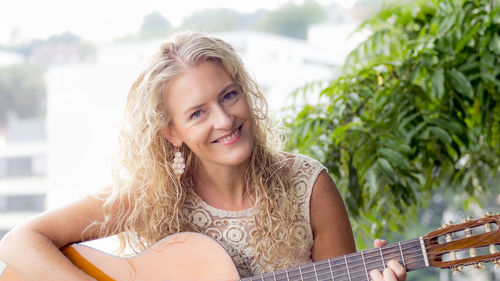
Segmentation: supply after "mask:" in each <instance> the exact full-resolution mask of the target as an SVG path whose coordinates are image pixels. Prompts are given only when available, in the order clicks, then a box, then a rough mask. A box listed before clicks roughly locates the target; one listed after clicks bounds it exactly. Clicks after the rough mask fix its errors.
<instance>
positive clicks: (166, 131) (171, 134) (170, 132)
mask: <svg viewBox="0 0 500 281" xmlns="http://www.w3.org/2000/svg"><path fill="white" fill-rule="evenodd" d="M161 135H162V136H163V137H164V138H166V139H167V140H168V141H169V142H170V143H171V144H172V145H173V146H176V147H181V145H182V140H181V139H180V138H179V137H178V135H177V132H176V131H175V129H174V128H173V127H172V125H168V126H166V127H165V128H163V129H161Z"/></svg>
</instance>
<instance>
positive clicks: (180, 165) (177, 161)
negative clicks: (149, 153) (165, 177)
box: [172, 151, 186, 176]
mask: <svg viewBox="0 0 500 281" xmlns="http://www.w3.org/2000/svg"><path fill="white" fill-rule="evenodd" d="M172 167H173V168H174V172H175V173H176V174H177V175H179V176H180V175H182V174H183V173H184V168H186V164H185V163H184V158H182V153H181V152H180V151H176V152H175V157H174V163H173V164H172Z"/></svg>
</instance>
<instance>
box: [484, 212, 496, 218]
mask: <svg viewBox="0 0 500 281" xmlns="http://www.w3.org/2000/svg"><path fill="white" fill-rule="evenodd" d="M492 216H494V214H493V213H492V212H491V211H488V212H486V214H484V215H483V218H487V217H492Z"/></svg>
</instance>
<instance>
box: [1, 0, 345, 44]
mask: <svg viewBox="0 0 500 281" xmlns="http://www.w3.org/2000/svg"><path fill="white" fill-rule="evenodd" d="M292 1H294V2H296V3H297V4H300V3H301V2H302V1H301V0H292ZM316 1H317V2H319V3H321V4H329V3H331V2H337V3H339V4H341V5H343V6H350V5H352V4H353V3H354V2H355V0H316ZM286 2H287V0H243V1H241V0H175V1H172V0H141V1H136V0H134V1H123V0H85V1H74V0H41V1H39V0H0V44H2V43H7V42H8V41H9V39H10V37H11V33H12V30H13V29H18V30H19V31H20V35H21V36H22V37H21V38H40V39H45V38H47V37H49V36H50V35H53V34H60V33H62V32H65V31H71V32H72V33H75V34H77V35H79V36H81V37H83V38H86V39H88V40H91V41H95V42H106V41H111V40H112V39H114V38H116V37H120V36H124V35H127V34H130V33H133V32H135V31H137V30H138V29H139V27H140V25H141V23H142V20H143V18H144V16H145V15H147V14H149V13H150V12H152V11H155V10H157V11H160V12H161V13H162V15H163V16H164V17H165V18H167V19H168V20H169V21H170V23H171V24H172V25H173V26H178V25H180V23H181V22H182V19H183V18H184V17H186V16H189V15H190V14H191V13H192V12H194V11H196V10H201V9H206V8H222V7H224V8H232V9H236V10H238V11H240V12H247V13H251V12H253V11H255V10H258V9H261V8H263V9H269V10H271V9H275V8H277V7H279V6H280V5H283V4H284V3H286Z"/></svg>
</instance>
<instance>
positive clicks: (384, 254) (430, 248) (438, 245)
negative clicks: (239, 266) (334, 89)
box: [252, 222, 498, 280]
mask: <svg viewBox="0 0 500 281" xmlns="http://www.w3.org/2000/svg"><path fill="white" fill-rule="evenodd" d="M486 223H495V222H486ZM478 226H481V225H478ZM470 227H474V226H470ZM458 231H461V230H457V231H455V232H458ZM495 231H498V229H497V230H495ZM445 234H446V233H444V234H439V235H432V236H428V235H427V236H425V237H423V239H422V240H423V241H426V242H428V241H431V240H433V239H435V238H438V237H442V236H444V235H445ZM474 236H477V235H474ZM415 242H419V240H417V239H414V240H409V241H405V242H401V243H399V244H395V243H394V244H389V245H387V246H384V248H383V249H382V250H385V251H384V252H383V257H382V258H384V259H391V257H390V256H389V255H391V254H397V256H399V257H400V254H399V252H400V251H386V250H390V249H393V248H396V245H397V247H400V246H403V245H408V244H413V243H415ZM436 242H437V241H436ZM434 244H435V245H434ZM441 245H442V244H439V243H431V244H430V245H428V246H427V244H426V250H432V249H435V248H437V247H440V246H441ZM412 248H417V250H416V251H413V252H410V253H408V252H406V256H408V255H409V254H412V253H416V252H421V245H420V244H419V245H414V246H411V247H410V248H404V250H408V249H412ZM378 251H380V250H379V249H371V250H367V251H364V252H363V253H366V254H367V259H373V258H374V256H379V257H378V260H375V261H370V262H369V263H373V262H380V261H381V259H380V255H379V253H378ZM375 252H377V253H375ZM371 253H373V254H374V255H372V257H370V256H369V255H370V254H371ZM357 255H359V252H358V253H354V254H353V255H352V257H356V256H357ZM420 256H421V257H417V256H415V257H407V258H404V256H403V259H404V260H407V259H408V260H409V261H408V262H406V264H407V265H409V264H414V263H422V262H423V261H424V260H423V259H422V260H417V261H411V259H416V258H423V257H424V256H423V253H420ZM386 257H387V258H386ZM332 260H333V261H334V262H337V261H339V262H340V260H334V259H330V260H328V261H329V263H331V261H332ZM357 261H360V260H350V261H348V262H349V264H351V267H352V268H354V267H356V266H361V265H363V263H362V264H361V265H358V264H352V263H353V262H357ZM321 265H323V264H322V263H320V262H318V263H315V267H318V266H321ZM339 266H341V267H342V268H344V267H346V268H347V266H343V265H336V266H333V267H328V268H326V269H327V270H329V271H330V270H331V269H334V268H335V267H339ZM306 267H308V266H307V265H306V266H302V267H300V266H299V269H301V271H302V268H306ZM309 267H310V265H309ZM408 267H409V266H407V268H408ZM375 268H378V267H375ZM375 268H372V267H370V270H372V269H375ZM324 269H325V268H323V269H318V270H319V271H321V270H324ZM365 271H366V270H360V271H354V272H353V271H350V273H351V274H355V273H359V272H362V273H363V276H364V275H365ZM324 274H329V275H330V274H331V272H326V273H324ZM287 275H289V272H288V274H287ZM302 275H303V274H302ZM297 276H299V275H297ZM318 276H319V275H316V277H318ZM343 276H345V275H339V276H337V277H338V278H341V277H343ZM292 277H295V276H292ZM263 278H265V277H263ZM252 280H253V279H252Z"/></svg>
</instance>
